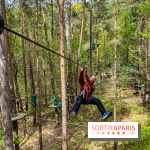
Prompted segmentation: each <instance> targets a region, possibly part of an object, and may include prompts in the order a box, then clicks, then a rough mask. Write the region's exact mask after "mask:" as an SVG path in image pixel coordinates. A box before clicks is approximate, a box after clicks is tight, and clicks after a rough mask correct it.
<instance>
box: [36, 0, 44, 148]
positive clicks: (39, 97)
mask: <svg viewBox="0 0 150 150" xmlns="http://www.w3.org/2000/svg"><path fill="white" fill-rule="evenodd" d="M38 12H39V10H38V0H36V22H35V26H36V27H35V40H36V41H38V14H39V13H38ZM35 50H36V71H37V87H36V95H37V109H38V111H37V112H38V127H39V149H40V150H42V149H43V145H42V123H41V119H40V118H41V105H42V102H41V96H40V94H41V89H40V70H39V69H40V68H39V50H38V47H37V46H36V45H35Z"/></svg>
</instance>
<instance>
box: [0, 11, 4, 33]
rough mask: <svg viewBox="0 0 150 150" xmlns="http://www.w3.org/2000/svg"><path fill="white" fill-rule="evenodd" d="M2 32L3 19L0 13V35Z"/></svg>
mask: <svg viewBox="0 0 150 150" xmlns="http://www.w3.org/2000/svg"><path fill="white" fill-rule="evenodd" d="M3 30H4V18H3V15H2V13H0V34H1V33H2V32H3Z"/></svg>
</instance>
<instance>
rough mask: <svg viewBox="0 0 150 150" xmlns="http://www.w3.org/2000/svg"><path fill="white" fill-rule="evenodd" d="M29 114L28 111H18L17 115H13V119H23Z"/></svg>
mask: <svg viewBox="0 0 150 150" xmlns="http://www.w3.org/2000/svg"><path fill="white" fill-rule="evenodd" d="M26 116H27V113H17V116H15V117H12V121H17V120H20V119H23V118H25V117H26Z"/></svg>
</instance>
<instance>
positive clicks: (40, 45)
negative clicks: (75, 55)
mask: <svg viewBox="0 0 150 150" xmlns="http://www.w3.org/2000/svg"><path fill="white" fill-rule="evenodd" d="M4 29H5V30H7V31H9V32H11V33H13V34H15V35H17V36H19V37H21V38H23V39H25V40H27V41H29V42H31V43H33V44H35V45H37V46H39V47H42V48H44V49H46V50H47V51H49V52H52V53H54V54H55V55H57V56H60V57H63V58H65V59H66V60H68V61H70V62H72V63H74V64H76V65H79V66H81V67H83V65H81V64H79V63H77V62H75V61H73V60H71V59H69V58H67V57H65V56H63V55H61V54H59V53H57V52H55V51H53V50H51V49H50V48H47V47H46V46H44V45H42V44H40V43H38V42H36V41H34V40H32V39H29V38H27V37H26V36H24V35H22V34H20V33H18V32H16V31H13V30H11V29H9V28H8V27H6V26H4Z"/></svg>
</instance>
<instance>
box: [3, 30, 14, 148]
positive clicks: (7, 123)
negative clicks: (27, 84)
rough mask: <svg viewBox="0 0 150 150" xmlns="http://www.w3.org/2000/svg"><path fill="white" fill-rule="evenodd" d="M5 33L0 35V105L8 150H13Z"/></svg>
mask: <svg viewBox="0 0 150 150" xmlns="http://www.w3.org/2000/svg"><path fill="white" fill-rule="evenodd" d="M5 44H6V43H5V39H4V33H3V34H1V35H0V79H1V82H0V104H1V111H2V116H3V128H4V137H5V148H6V150H13V149H14V148H13V135H12V121H11V120H12V118H11V105H10V104H11V103H10V102H11V101H10V89H9V72H8V61H7V60H8V50H7V47H8V46H7V45H5Z"/></svg>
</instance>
